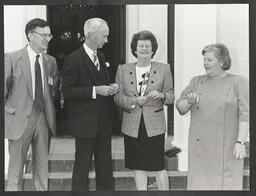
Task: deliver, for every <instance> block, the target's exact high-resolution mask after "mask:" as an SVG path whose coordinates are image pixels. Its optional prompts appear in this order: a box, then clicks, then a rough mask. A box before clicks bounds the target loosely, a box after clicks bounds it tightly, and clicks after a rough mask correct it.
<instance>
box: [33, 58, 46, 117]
mask: <svg viewBox="0 0 256 196" xmlns="http://www.w3.org/2000/svg"><path fill="white" fill-rule="evenodd" d="M39 57H40V55H36V61H35V100H34V108H35V110H36V111H37V112H38V113H40V112H41V111H42V110H43V109H44V95H43V85H42V75H41V68H40V64H39V61H38V59H39Z"/></svg>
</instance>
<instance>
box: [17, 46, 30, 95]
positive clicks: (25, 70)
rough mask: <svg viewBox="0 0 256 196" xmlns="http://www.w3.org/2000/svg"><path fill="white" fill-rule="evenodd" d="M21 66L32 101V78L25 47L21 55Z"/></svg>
mask: <svg viewBox="0 0 256 196" xmlns="http://www.w3.org/2000/svg"><path fill="white" fill-rule="evenodd" d="M20 58H21V66H22V70H23V73H24V75H25V80H26V84H27V88H28V92H29V95H30V96H31V98H32V99H33V91H32V76H31V68H30V61H29V56H28V51H27V47H25V48H24V49H23V51H22V54H21V57H20Z"/></svg>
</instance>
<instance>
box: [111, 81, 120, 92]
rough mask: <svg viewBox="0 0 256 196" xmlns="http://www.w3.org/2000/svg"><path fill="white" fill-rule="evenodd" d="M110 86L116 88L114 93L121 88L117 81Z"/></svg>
mask: <svg viewBox="0 0 256 196" xmlns="http://www.w3.org/2000/svg"><path fill="white" fill-rule="evenodd" d="M110 86H111V87H113V88H114V90H115V93H114V94H116V93H117V92H118V90H119V86H118V84H117V83H111V84H110Z"/></svg>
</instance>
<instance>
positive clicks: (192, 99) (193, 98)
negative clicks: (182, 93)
mask: <svg viewBox="0 0 256 196" xmlns="http://www.w3.org/2000/svg"><path fill="white" fill-rule="evenodd" d="M187 100H188V103H189V104H191V105H193V104H195V103H199V95H197V94H196V93H188V94H187Z"/></svg>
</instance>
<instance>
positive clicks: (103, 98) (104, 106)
mask: <svg viewBox="0 0 256 196" xmlns="http://www.w3.org/2000/svg"><path fill="white" fill-rule="evenodd" d="M108 34H109V28H108V25H107V23H106V22H105V21H104V20H102V19H100V18H92V19H89V20H87V21H86V22H85V24H84V35H85V43H84V44H83V46H81V47H80V48H79V49H78V50H76V51H74V52H73V53H71V54H70V55H69V56H68V57H67V59H66V61H65V63H64V73H63V92H64V97H65V101H66V103H67V110H68V127H69V130H70V131H71V133H72V135H73V136H74V137H75V148H76V154H75V163H74V170H73V176H72V190H73V191H82V190H87V189H88V175H89V169H90V165H91V162H92V156H93V155H94V163H95V172H96V189H97V190H113V189H114V182H113V172H112V157H111V132H112V122H111V115H112V111H111V104H110V103H111V99H112V97H111V95H113V94H115V93H116V92H117V86H116V84H110V79H109V74H108V70H107V66H106V61H105V57H104V55H103V53H101V52H100V51H97V49H99V48H102V47H103V45H104V44H105V43H107V41H108V38H107V37H108Z"/></svg>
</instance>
